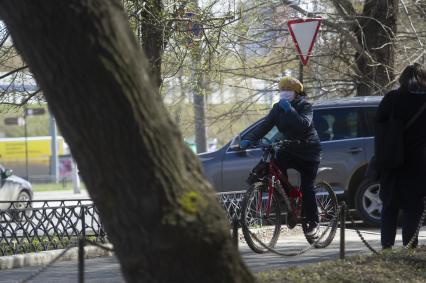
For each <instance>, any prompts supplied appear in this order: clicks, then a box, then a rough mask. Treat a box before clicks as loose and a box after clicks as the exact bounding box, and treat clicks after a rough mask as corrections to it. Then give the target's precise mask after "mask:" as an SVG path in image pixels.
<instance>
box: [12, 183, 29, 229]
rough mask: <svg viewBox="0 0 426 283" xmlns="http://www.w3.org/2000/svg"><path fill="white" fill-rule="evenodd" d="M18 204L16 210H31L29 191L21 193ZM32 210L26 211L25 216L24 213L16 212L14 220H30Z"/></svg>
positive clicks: (15, 205)
mask: <svg viewBox="0 0 426 283" xmlns="http://www.w3.org/2000/svg"><path fill="white" fill-rule="evenodd" d="M16 200H17V202H15V203H14V208H16V209H25V208H31V203H29V202H30V201H31V196H30V194H29V193H28V192H27V191H24V190H22V191H20V192H19V195H18V198H17V199H16ZM31 212H32V211H31V210H26V211H25V215H24V212H18V211H16V212H15V213H14V215H13V218H14V220H15V221H23V220H25V218H28V217H30V216H31Z"/></svg>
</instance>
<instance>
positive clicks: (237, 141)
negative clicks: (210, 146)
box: [229, 135, 241, 150]
mask: <svg viewBox="0 0 426 283" xmlns="http://www.w3.org/2000/svg"><path fill="white" fill-rule="evenodd" d="M240 141H241V136H240V135H238V136H236V137H235V138H233V139H232V141H231V144H230V145H229V149H231V150H240Z"/></svg>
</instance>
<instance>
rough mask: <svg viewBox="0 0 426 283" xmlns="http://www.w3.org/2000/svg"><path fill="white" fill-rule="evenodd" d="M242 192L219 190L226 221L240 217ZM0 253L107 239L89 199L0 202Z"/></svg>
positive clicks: (57, 247) (48, 248) (42, 249)
mask: <svg viewBox="0 0 426 283" xmlns="http://www.w3.org/2000/svg"><path fill="white" fill-rule="evenodd" d="M244 192H245V191H237V192H225V193H218V194H217V196H218V200H219V202H220V203H221V204H222V206H223V208H224V209H225V211H226V213H227V215H228V218H229V221H230V222H232V220H233V219H235V218H239V217H240V214H241V212H240V207H241V201H242V198H243V195H244ZM0 207H7V209H4V210H0V255H11V254H20V253H28V252H36V251H46V250H52V249H61V248H65V247H68V246H77V245H78V239H79V238H80V237H84V238H86V239H88V240H90V241H92V242H100V243H105V242H107V241H108V238H107V235H106V233H105V231H104V228H103V226H102V223H101V221H100V218H99V214H98V211H97V209H96V207H95V205H94V204H93V202H92V200H90V199H78V200H38V201H14V202H10V201H8V202H6V201H0Z"/></svg>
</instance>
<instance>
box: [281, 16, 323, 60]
mask: <svg viewBox="0 0 426 283" xmlns="http://www.w3.org/2000/svg"><path fill="white" fill-rule="evenodd" d="M287 25H288V30H289V31H290V34H291V37H293V41H294V44H295V45H296V49H297V52H298V53H299V56H300V60H301V61H302V63H303V65H306V64H307V63H308V60H309V56H310V55H311V52H312V48H313V47H314V43H315V39H316V38H317V34H318V31H319V28H320V25H321V19H297V20H290V21H288V23H287Z"/></svg>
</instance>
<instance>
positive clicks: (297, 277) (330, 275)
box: [257, 246, 426, 283]
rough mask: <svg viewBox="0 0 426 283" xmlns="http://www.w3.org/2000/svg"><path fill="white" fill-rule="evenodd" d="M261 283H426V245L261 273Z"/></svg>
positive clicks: (259, 276)
mask: <svg viewBox="0 0 426 283" xmlns="http://www.w3.org/2000/svg"><path fill="white" fill-rule="evenodd" d="M257 278H258V282H260V283H278V282H289V283H291V282H294V283H296V282H297V283H308V282H309V283H313V282H321V283H323V282H348V283H349V282H369V283H370V282H377V283H379V282H380V283H381V282H383V283H388V282H419V283H420V282H426V246H422V247H419V248H417V249H416V250H408V251H407V250H393V251H387V252H384V253H381V254H380V255H371V256H356V257H348V258H347V259H346V260H335V261H325V262H322V263H317V264H314V265H308V266H304V267H292V268H289V269H286V270H273V271H265V272H260V273H258V274H257Z"/></svg>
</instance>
